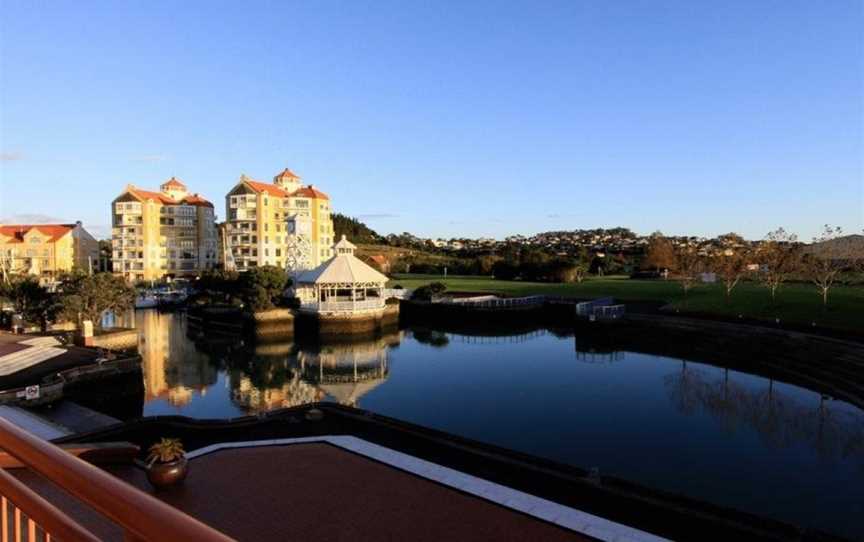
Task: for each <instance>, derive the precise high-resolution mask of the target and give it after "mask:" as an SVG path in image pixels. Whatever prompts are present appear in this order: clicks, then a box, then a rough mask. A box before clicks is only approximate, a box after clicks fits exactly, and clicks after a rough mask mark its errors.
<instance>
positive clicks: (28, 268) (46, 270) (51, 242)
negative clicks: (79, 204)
mask: <svg viewBox="0 0 864 542" xmlns="http://www.w3.org/2000/svg"><path fill="white" fill-rule="evenodd" d="M98 263H99V242H98V241H96V239H95V238H93V236H92V235H90V234H89V233H87V230H85V229H84V227H83V226H82V225H81V222H76V223H75V224H2V225H0V267H2V268H3V269H4V270H5V271H7V272H11V273H21V274H30V275H36V276H40V277H45V278H52V277H56V276H57V275H58V274H59V273H63V272H68V271H72V270H73V269H81V270H83V271H87V272H91V271H93V270H95V269H96V267H97V266H98Z"/></svg>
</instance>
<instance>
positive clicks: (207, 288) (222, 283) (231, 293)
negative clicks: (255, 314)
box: [195, 269, 240, 303]
mask: <svg viewBox="0 0 864 542" xmlns="http://www.w3.org/2000/svg"><path fill="white" fill-rule="evenodd" d="M195 286H196V289H197V290H198V295H199V296H200V298H201V299H203V300H204V301H205V302H212V301H217V302H221V303H225V302H229V303H230V302H232V301H234V300H237V299H239V297H240V273H238V272H237V271H231V270H226V269H211V270H207V271H204V273H202V274H201V277H200V278H199V279H198V282H197V283H196V285H195Z"/></svg>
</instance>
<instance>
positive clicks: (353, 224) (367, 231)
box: [332, 213, 386, 245]
mask: <svg viewBox="0 0 864 542" xmlns="http://www.w3.org/2000/svg"><path fill="white" fill-rule="evenodd" d="M332 217H333V232H334V234H335V238H336V239H341V238H342V235H343V234H344V235H345V237H347V238H348V240H349V241H351V242H352V243H354V244H355V245H377V244H384V243H385V242H386V241H385V240H384V237H382V236H380V235H378V232H376V231H375V230H373V229H372V228H370V227H369V226H367V225H366V224H364V223H363V222H361V221H359V220H357V219H356V218H352V217H350V216H345V215H342V214H339V213H333V215H332Z"/></svg>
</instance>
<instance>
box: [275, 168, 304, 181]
mask: <svg viewBox="0 0 864 542" xmlns="http://www.w3.org/2000/svg"><path fill="white" fill-rule="evenodd" d="M283 177H288V178H289V179H299V178H300V176H299V175H297V174H295V173H294V172H293V171H291V170H290V169H288V168H287V167H286V168H285V169H283V170H282V171H281V172H279V173H277V174H276V176H275V177H273V180H274V181H275V180H276V179H281V178H283Z"/></svg>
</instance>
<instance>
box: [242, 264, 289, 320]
mask: <svg viewBox="0 0 864 542" xmlns="http://www.w3.org/2000/svg"><path fill="white" fill-rule="evenodd" d="M288 285H289V283H288V274H287V273H286V272H285V270H284V269H282V268H279V267H276V266H273V265H262V266H261V267H253V268H252V269H249V270H248V271H246V272H244V273H241V274H240V277H239V291H240V295H241V297H242V298H243V301H244V303H246V304H247V305H248V306H249V308H251V309H252V310H253V311H255V312H258V311H266V310H270V309H272V308H273V307H274V306H276V304H277V303H279V302H280V301H281V298H282V295H283V294H284V292H285V288H287V287H288Z"/></svg>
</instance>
